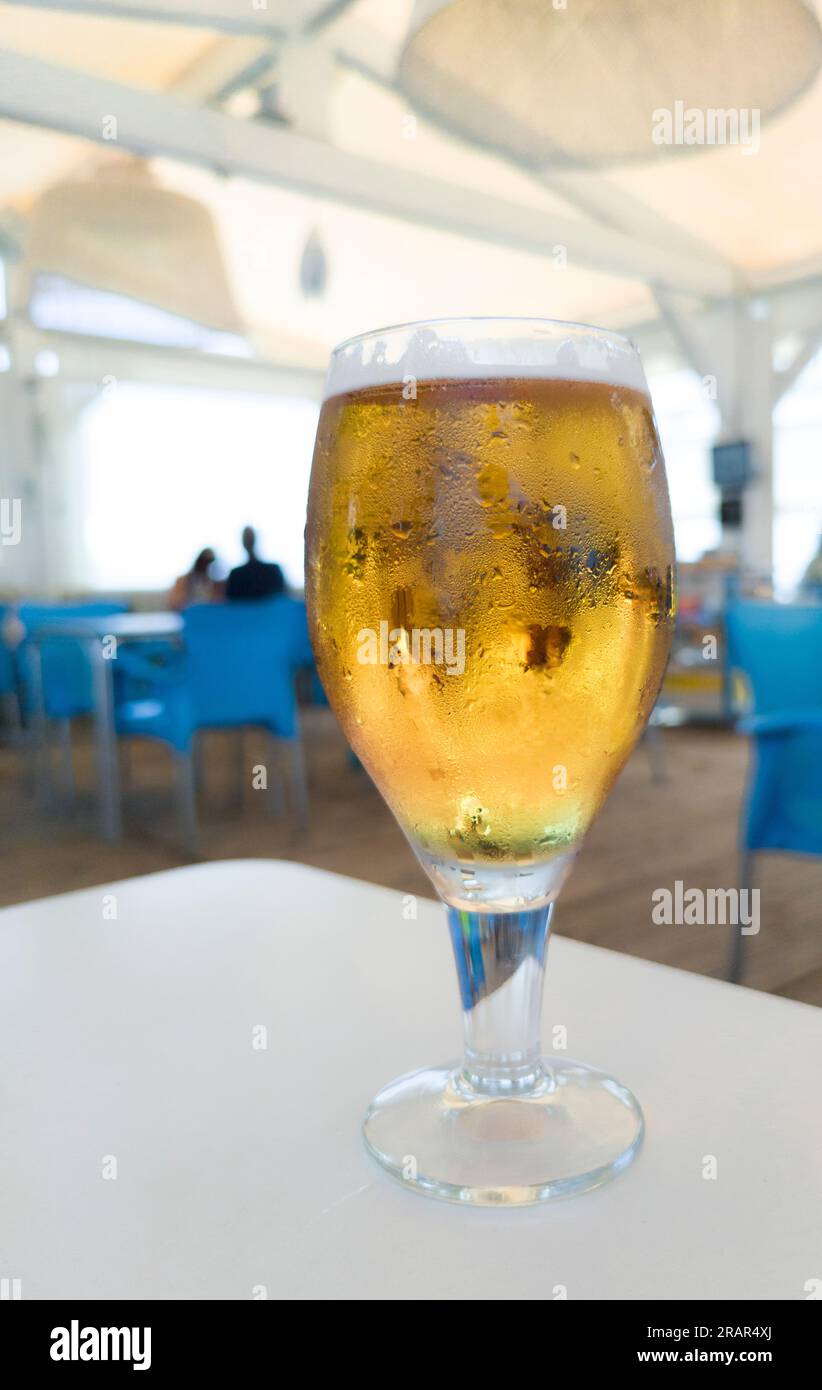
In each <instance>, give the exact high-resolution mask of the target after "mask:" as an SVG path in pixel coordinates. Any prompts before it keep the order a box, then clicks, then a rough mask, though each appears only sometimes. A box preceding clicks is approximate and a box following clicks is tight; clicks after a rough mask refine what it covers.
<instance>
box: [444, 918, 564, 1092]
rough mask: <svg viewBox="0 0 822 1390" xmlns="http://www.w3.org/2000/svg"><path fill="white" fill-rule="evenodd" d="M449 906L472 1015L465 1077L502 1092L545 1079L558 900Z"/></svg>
mask: <svg viewBox="0 0 822 1390" xmlns="http://www.w3.org/2000/svg"><path fill="white" fill-rule="evenodd" d="M447 910H448V925H449V927H450V930H451V942H452V945H453V947H454V958H455V960H456V963H457V975H458V977H459V985H460V994H461V996H462V1007H463V1016H464V1020H465V1062H464V1065H463V1070H462V1073H461V1077H460V1081H461V1083H462V1084H463V1085H464V1086H468V1087H470V1088H471V1089H473V1090H475V1091H482V1092H484V1093H486V1094H488V1095H498V1096H504V1095H514V1094H517V1095H519V1094H522V1093H524V1092H528V1091H532V1090H534V1089H536V1088H537V1087H539V1086H542V1085H543V1084H544V1082H545V1072H544V1069H543V1066H542V1048H541V1043H540V1014H541V1011H542V987H543V982H544V979H545V950H546V946H547V943H548V929H549V927H550V924H551V916H552V913H553V903H551V904H549V905H548V906H547V907H539V908H534V909H532V910H530V911H528V912H464V911H462V910H460V909H459V908H456V907H449V908H448V909H447Z"/></svg>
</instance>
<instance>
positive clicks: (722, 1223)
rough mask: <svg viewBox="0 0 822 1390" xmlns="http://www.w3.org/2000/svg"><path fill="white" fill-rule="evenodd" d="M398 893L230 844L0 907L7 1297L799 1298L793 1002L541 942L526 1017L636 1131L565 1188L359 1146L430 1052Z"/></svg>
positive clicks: (431, 1019) (806, 1133)
mask: <svg viewBox="0 0 822 1390" xmlns="http://www.w3.org/2000/svg"><path fill="white" fill-rule="evenodd" d="M110 895H113V900H114V901H116V910H117V919H116V920H108V919H107V918H106V917H105V916H104V913H105V912H107V913H108V914H110V913H111V911H112V897H111V896H110ZM402 906H403V900H402V898H401V897H400V895H399V894H396V893H392V892H389V891H387V890H385V889H380V888H374V887H370V886H367V885H365V884H361V883H357V882H354V881H352V880H349V879H344V878H340V877H337V876H336V875H331V874H326V873H321V872H318V871H316V870H310V869H305V868H302V867H298V866H296V865H291V864H284V863H276V862H271V861H256V860H251V861H244V862H235V863H217V864H208V865H202V866H198V867H195V868H186V869H176V870H173V871H172V872H169V873H162V874H155V875H151V876H150V877H146V878H138V879H132V880H130V881H128V882H125V883H120V884H116V885H114V886H113V887H112V888H100V889H92V890H87V891H83V892H79V893H70V894H67V895H64V896H62V897H57V898H51V899H48V900H44V901H40V902H35V903H30V904H28V905H25V906H22V907H16V908H9V909H6V910H5V911H4V912H2V913H0V1057H1V1058H2V1086H0V1090H2V1092H3V1093H4V1094H3V1098H2V1106H1V1107H0V1110H1V1111H2V1120H0V1275H2V1276H3V1277H4V1278H9V1279H15V1278H17V1279H20V1280H21V1281H22V1283H21V1289H22V1296H23V1298H30V1299H38V1298H40V1299H41V1298H57V1297H68V1296H76V1297H81V1298H103V1297H112V1298H128V1297H138V1298H148V1297H161V1298H192V1297H194V1298H205V1297H210V1298H240V1299H247V1298H251V1297H252V1296H253V1293H254V1290H255V1287H256V1288H257V1294H258V1296H259V1294H260V1288H259V1286H265V1288H266V1290H267V1293H268V1296H269V1297H270V1298H275V1297H286V1298H308V1297H315V1298H320V1299H325V1298H328V1299H334V1298H337V1297H346V1298H354V1299H360V1298H377V1299H386V1298H387V1299H391V1298H402V1299H418V1298H419V1299H448V1298H466V1297H470V1298H482V1299H491V1298H500V1297H502V1298H508V1299H513V1298H533V1299H545V1298H547V1299H550V1298H553V1297H555V1296H556V1294H555V1292H554V1291H555V1290H556V1289H557V1288H558V1286H563V1287H564V1288H565V1289H566V1290H567V1296H568V1297H569V1298H573V1299H581V1298H608V1299H611V1298H660V1297H661V1298H679V1297H682V1298H693V1299H716V1298H727V1297H733V1298H742V1299H761V1298H779V1299H803V1298H805V1297H807V1293H806V1292H805V1289H804V1286H805V1283H806V1281H808V1280H810V1279H814V1278H817V1279H819V1278H822V1201H820V1177H819V1162H820V1155H821V1154H822V1107H820V1100H819V1095H820V1079H821V1078H822V1011H820V1010H817V1009H813V1008H810V1007H807V1006H804V1005H801V1004H795V1003H790V1002H787V1001H785V1000H781V999H776V998H772V997H769V996H766V995H762V994H756V993H753V992H752V991H748V990H745V989H739V988H736V987H734V986H731V985H726V984H721V983H719V982H715V981H712V980H707V979H702V978H700V977H697V976H693V975H687V974H683V973H681V972H679V971H675V970H669V969H666V968H664V967H661V966H656V965H651V964H648V963H646V962H643V961H638V960H634V959H630V958H629V957H627V956H621V955H617V954H614V953H611V952H609V951H603V950H598V949H595V948H593V947H589V946H584V945H580V944H578V943H575V942H572V941H567V940H563V939H562V938H555V939H554V941H553V943H552V947H551V950H550V953H549V970H548V980H549V985H548V1001H547V1005H546V1010H545V1035H546V1037H549V1036H550V1032H549V1030H550V1028H551V1027H552V1025H554V1024H555V1023H562V1024H564V1025H565V1026H566V1027H567V1028H568V1051H569V1055H571V1056H574V1055H576V1056H579V1057H581V1058H583V1059H585V1060H586V1061H589V1062H592V1063H595V1064H600V1065H603V1066H606V1067H607V1068H608V1069H610V1070H613V1071H614V1073H615V1074H616V1075H617V1076H619V1077H620V1078H622V1079H623V1080H624V1081H625V1082H626V1083H627V1084H628V1085H629V1086H631V1087H632V1088H633V1089H634V1091H635V1092H636V1094H637V1095H638V1096H639V1097H640V1099H641V1101H642V1103H643V1105H644V1107H645V1113H646V1118H647V1124H648V1135H647V1140H646V1144H645V1148H644V1151H643V1152H642V1154H641V1155H640V1157H639V1159H638V1161H637V1162H636V1163H635V1164H634V1165H633V1166H632V1167H631V1168H629V1169H628V1171H627V1172H626V1173H624V1174H623V1175H621V1176H620V1177H619V1178H617V1179H616V1180H615V1181H614V1182H612V1183H610V1184H609V1185H607V1186H606V1187H604V1188H601V1189H599V1190H598V1191H596V1192H593V1193H590V1194H588V1195H586V1196H583V1197H580V1198H576V1199H571V1200H567V1201H562V1202H556V1203H549V1204H548V1205H547V1206H544V1207H541V1208H538V1207H531V1208H527V1209H521V1210H517V1211H510V1212H505V1211H497V1210H488V1209H481V1210H466V1209H462V1208H459V1207H454V1206H450V1205H448V1204H445V1203H441V1202H435V1201H432V1200H429V1199H426V1198H423V1197H420V1196H418V1195H416V1194H415V1193H412V1192H409V1191H404V1190H403V1189H402V1187H401V1186H400V1185H399V1184H396V1183H394V1182H393V1181H392V1180H391V1179H390V1178H388V1177H387V1176H386V1175H384V1174H383V1172H382V1171H381V1170H380V1169H378V1168H377V1167H376V1166H375V1165H373V1164H372V1163H371V1161H370V1160H369V1159H368V1157H367V1156H366V1154H365V1152H364V1150H363V1147H362V1144H361V1141H360V1133H359V1122H360V1115H361V1112H362V1111H363V1109H364V1107H365V1105H366V1103H367V1102H368V1100H369V1099H370V1097H371V1095H372V1094H373V1092H375V1091H376V1090H377V1088H378V1087H379V1086H380V1085H381V1083H383V1082H384V1081H386V1080H387V1079H388V1078H389V1077H391V1076H393V1075H395V1074H396V1073H398V1072H401V1071H403V1070H407V1069H410V1068H412V1067H415V1066H417V1065H421V1064H423V1063H425V1062H438V1061H441V1060H444V1059H447V1058H448V1056H449V1055H455V1054H457V1053H458V1051H459V1045H460V1036H459V1032H460V1029H459V1005H458V997H457V987H456V979H455V972H454V969H453V965H452V961H451V958H450V947H449V943H448V939H447V933H446V928H445V924H444V920H443V917H442V913H441V910H439V909H438V908H437V907H436V906H435V905H434V904H429V903H427V902H424V901H420V902H419V917H418V920H417V921H416V922H413V921H407V920H406V919H405V918H404V916H403V912H402ZM558 917H559V921H560V922H561V921H562V912H561V908H560V912H559V914H558ZM682 930H686V928H683V929H682ZM694 930H705V929H704V928H701V929H700V928H694ZM420 997H423V998H424V999H425V1007H424V1008H420V1007H419V1004H415V1002H414V1001H415V1000H418V999H419V998H420ZM260 1024H262V1025H264V1026H265V1028H267V1030H268V1047H267V1049H265V1050H261V1049H256V1050H255V1048H254V1047H253V1046H252V1041H253V1036H254V1032H253V1030H254V1029H255V1027H256V1026H257V1025H260ZM706 1155H714V1156H715V1157H716V1161H717V1177H716V1179H715V1180H708V1179H706V1178H705V1177H703V1160H704V1157H705V1156H706ZM106 1156H113V1157H114V1158H116V1160H117V1176H116V1178H111V1177H108V1178H107V1177H104V1176H103V1170H104V1165H105V1164H106V1163H108V1164H109V1170H108V1171H109V1172H110V1171H111V1165H110V1158H108V1159H107V1157H106Z"/></svg>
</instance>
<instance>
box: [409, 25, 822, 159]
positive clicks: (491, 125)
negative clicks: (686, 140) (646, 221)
mask: <svg viewBox="0 0 822 1390" xmlns="http://www.w3.org/2000/svg"><path fill="white" fill-rule="evenodd" d="M820 61H822V30H821V29H820V26H819V24H818V22H817V19H816V17H815V15H814V14H813V13H812V11H811V10H810V9H809V8H808V7H807V5H805V4H804V3H803V0H567V5H565V6H564V7H563V6H561V5H559V6H558V7H557V8H555V4H554V0H418V3H417V6H416V9H415V11H414V15H413V19H412V26H411V33H410V36H409V38H408V40H407V42H406V45H405V48H404V50H403V53H402V56H401V60H400V65H399V72H398V80H399V84H400V86H401V88H402V90H403V91H404V92H405V94H406V95H407V96H408V97H409V98H410V100H411V101H412V102H413V104H414V105H415V106H416V107H417V108H418V109H419V110H420V111H422V112H425V113H427V114H429V115H430V116H432V117H433V118H434V119H435V120H437V121H439V122H440V123H441V124H443V125H445V126H446V127H448V128H450V129H451V130H453V131H455V132H457V133H459V134H460V135H463V136H465V137H468V138H469V139H471V140H472V141H474V142H476V143H478V144H480V145H482V146H485V147H486V148H491V149H495V150H498V151H501V152H503V153H504V154H506V155H508V156H510V157H513V158H514V159H516V160H517V161H518V162H519V163H522V164H526V165H528V166H531V167H534V168H539V167H542V166H547V165H550V164H560V165H563V164H564V165H572V166H579V165H590V166H596V165H602V164H606V163H611V162H618V161H624V160H636V159H651V158H653V157H654V156H659V155H660V154H663V155H664V156H665V157H669V156H670V155H671V154H672V153H675V152H677V150H687V149H689V148H692V146H689V145H668V146H664V147H661V146H659V145H657V144H655V143H654V142H653V140H652V138H651V133H652V128H653V113H654V112H655V111H658V110H660V109H673V108H674V106H675V103H676V102H678V101H679V102H683V103H684V104H685V105H686V106H687V107H688V108H698V109H701V110H707V109H709V108H710V109H713V110H726V109H730V108H735V109H737V110H748V111H750V110H753V109H756V110H757V111H758V112H759V113H760V119H761V120H765V119H766V118H767V117H768V116H770V115H773V114H774V113H775V112H777V111H779V110H781V109H782V108H783V107H785V106H786V105H787V104H788V103H790V102H791V101H792V100H793V99H794V98H795V97H796V96H797V95H798V94H799V93H800V92H801V91H802V90H803V89H804V88H805V87H807V86H808V84H809V83H810V82H812V80H813V79H814V77H815V76H816V73H817V72H818V69H819V66H820Z"/></svg>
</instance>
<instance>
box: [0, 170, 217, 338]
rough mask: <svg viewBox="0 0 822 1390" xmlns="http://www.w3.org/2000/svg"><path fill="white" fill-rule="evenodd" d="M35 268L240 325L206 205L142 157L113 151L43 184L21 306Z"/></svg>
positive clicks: (211, 321)
mask: <svg viewBox="0 0 822 1390" xmlns="http://www.w3.org/2000/svg"><path fill="white" fill-rule="evenodd" d="M40 275H54V276H59V277H61V278H62V279H65V280H68V281H71V282H73V283H75V284H79V285H85V286H90V287H92V288H93V289H97V290H105V291H108V292H109V293H112V294H118V295H124V296H126V297H127V298H128V299H133V300H138V301H141V302H142V303H145V304H150V305H153V306H154V307H155V308H158V309H162V310H164V311H165V312H166V313H168V314H175V315H177V316H179V317H180V318H184V319H188V320H191V321H192V322H194V323H197V324H202V325H204V326H205V327H207V328H211V329H215V330H217V331H222V332H226V333H234V334H241V333H242V331H243V329H242V325H241V320H240V316H239V314H238V312H237V309H236V307H235V304H234V299H233V296H232V293H231V288H230V285H229V281H228V276H227V272H226V268H225V265H224V263H223V257H222V252H221V250H220V245H219V241H218V238H217V232H216V228H215V226H214V223H213V221H212V218H211V215H210V213H209V212H208V210H207V209H206V208H204V207H203V206H202V205H201V204H200V203H198V202H196V201H195V200H194V199H193V198H187V197H184V196H182V195H181V194H179V193H174V192H173V191H171V190H169V189H166V188H162V187H161V186H160V185H159V184H157V183H156V182H155V180H154V178H153V177H152V174H151V172H150V170H149V169H148V167H147V165H146V164H145V163H144V162H143V161H142V160H140V159H132V158H125V159H118V160H116V161H115V162H112V163H111V164H103V165H102V166H101V167H100V168H99V169H97V170H96V172H95V174H94V176H93V178H86V179H77V180H72V181H66V182H62V183H57V184H54V185H52V187H51V188H48V189H46V191H45V192H44V193H43V194H42V195H41V196H40V198H39V199H38V200H37V203H36V204H35V206H34V208H33V211H32V216H31V221H30V226H29V235H28V238H27V243H26V248H25V258H24V263H23V267H22V275H21V277H20V290H19V293H20V297H21V300H22V303H21V307H22V308H26V307H27V306H28V303H29V301H30V298H31V295H32V291H33V290H34V288H35V285H36V281H37V277H38V276H40Z"/></svg>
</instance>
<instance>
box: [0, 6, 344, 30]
mask: <svg viewBox="0 0 822 1390" xmlns="http://www.w3.org/2000/svg"><path fill="white" fill-rule="evenodd" d="M9 3H11V4H13V5H18V6H20V7H23V8H28V9H35V10H64V11H66V12H67V13H75V14H92V15H100V16H102V17H104V18H106V19H112V18H115V19H139V20H146V21H149V22H150V23H162V24H191V25H195V26H196V27H197V28H202V29H216V30H220V31H222V32H223V33H226V34H251V35H255V36H256V37H257V38H271V37H272V36H276V35H281V34H289V33H294V32H300V31H302V30H309V31H311V32H314V31H316V29H317V28H318V27H320V26H321V25H322V24H324V23H330V22H331V21H332V20H334V19H336V18H337V15H338V13H340V12H341V9H342V8H343V7H344V5H347V4H349V3H350V0H263V3H256V4H255V0H9Z"/></svg>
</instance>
